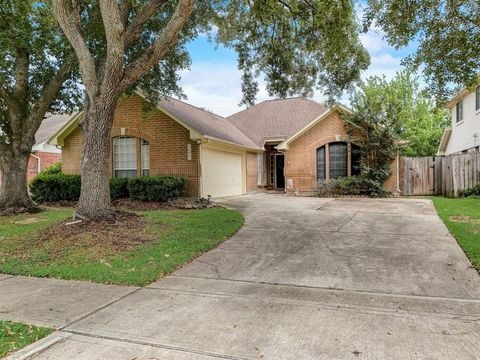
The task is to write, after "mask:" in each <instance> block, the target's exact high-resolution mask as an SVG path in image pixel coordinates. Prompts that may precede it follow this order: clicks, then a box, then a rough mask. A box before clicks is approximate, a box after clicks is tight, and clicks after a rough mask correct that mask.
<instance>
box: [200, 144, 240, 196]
mask: <svg viewBox="0 0 480 360" xmlns="http://www.w3.org/2000/svg"><path fill="white" fill-rule="evenodd" d="M202 179H203V196H205V197H206V196H207V195H211V196H213V197H219V196H233V195H242V193H243V191H242V189H243V186H242V155H240V154H233V153H229V152H223V151H218V150H212V149H207V148H203V149H202Z"/></svg>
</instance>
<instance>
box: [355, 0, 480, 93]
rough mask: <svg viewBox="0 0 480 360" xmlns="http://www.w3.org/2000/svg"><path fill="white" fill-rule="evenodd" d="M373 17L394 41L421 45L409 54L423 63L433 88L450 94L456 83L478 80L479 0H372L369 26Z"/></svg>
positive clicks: (412, 62) (415, 64)
mask: <svg viewBox="0 0 480 360" xmlns="http://www.w3.org/2000/svg"><path fill="white" fill-rule="evenodd" d="M372 23H374V24H375V25H376V26H378V27H380V29H381V30H382V31H383V32H384V33H385V36H386V39H387V40H388V42H389V44H390V45H392V46H394V47H395V48H397V49H398V48H401V47H404V46H406V45H408V44H413V45H415V46H417V50H416V52H415V53H414V54H413V55H412V56H410V57H408V58H406V59H405V63H406V64H407V65H408V66H409V67H410V68H411V69H422V71H423V74H424V75H425V78H426V79H427V81H428V83H429V85H430V91H432V92H433V93H435V94H436V95H437V97H438V98H439V99H441V100H445V99H446V98H447V97H448V96H450V95H451V93H452V91H455V87H456V86H474V85H475V84H476V83H477V82H478V74H479V72H480V61H479V54H480V2H479V1H478V0H456V1H449V0H429V1H421V0H412V1H405V0H367V8H366V12H365V24H364V25H365V27H366V28H368V27H369V26H370V25H371V24H372Z"/></svg>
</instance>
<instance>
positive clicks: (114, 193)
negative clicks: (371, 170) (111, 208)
mask: <svg viewBox="0 0 480 360" xmlns="http://www.w3.org/2000/svg"><path fill="white" fill-rule="evenodd" d="M125 198H128V178H117V179H110V199H111V200H112V201H114V200H118V199H125Z"/></svg>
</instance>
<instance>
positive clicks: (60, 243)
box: [20, 211, 158, 260]
mask: <svg viewBox="0 0 480 360" xmlns="http://www.w3.org/2000/svg"><path fill="white" fill-rule="evenodd" d="M116 213H117V216H116V217H115V218H111V219H104V220H101V221H88V220H87V221H86V220H83V221H79V222H72V220H71V219H67V220H65V221H62V222H60V223H58V224H55V225H52V226H49V227H48V228H46V229H44V230H42V231H40V232H39V233H38V234H37V235H36V236H35V237H34V238H33V239H32V240H31V241H28V242H26V243H25V245H24V246H23V247H22V249H21V250H20V252H23V253H24V254H25V255H26V254H28V249H27V248H26V247H31V246H32V245H33V247H34V248H35V249H37V250H40V249H41V250H42V251H44V252H46V253H47V254H48V255H49V257H50V258H64V257H65V256H75V257H78V256H79V257H86V258H88V259H89V260H91V259H103V258H105V257H107V256H111V255H114V254H116V253H120V252H124V251H126V250H130V249H133V248H135V247H136V246H138V245H144V244H148V243H151V242H153V241H154V240H155V239H156V238H157V237H158V233H157V234H154V233H153V232H149V231H148V226H149V222H148V220H147V219H145V218H144V217H142V216H138V215H136V214H133V213H128V212H125V211H117V212H116ZM32 242H33V244H32ZM66 252H67V253H66Z"/></svg>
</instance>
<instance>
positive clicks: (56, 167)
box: [41, 162, 62, 175]
mask: <svg viewBox="0 0 480 360" xmlns="http://www.w3.org/2000/svg"><path fill="white" fill-rule="evenodd" d="M61 173H62V163H59V162H57V163H55V164H53V165H51V166H49V167H48V168H46V169H45V170H43V171H42V172H41V174H42V175H55V174H61Z"/></svg>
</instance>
